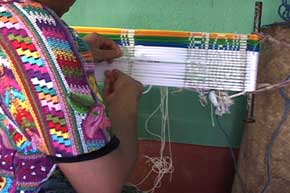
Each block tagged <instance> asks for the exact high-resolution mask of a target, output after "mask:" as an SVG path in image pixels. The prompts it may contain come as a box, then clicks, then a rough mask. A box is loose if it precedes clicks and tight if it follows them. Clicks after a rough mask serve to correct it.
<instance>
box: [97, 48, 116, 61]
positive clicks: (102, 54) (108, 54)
mask: <svg viewBox="0 0 290 193" xmlns="http://www.w3.org/2000/svg"><path fill="white" fill-rule="evenodd" d="M98 55H99V57H97V58H98V59H99V60H111V59H115V58H118V57H120V53H119V52H118V51H116V50H99V53H98Z"/></svg>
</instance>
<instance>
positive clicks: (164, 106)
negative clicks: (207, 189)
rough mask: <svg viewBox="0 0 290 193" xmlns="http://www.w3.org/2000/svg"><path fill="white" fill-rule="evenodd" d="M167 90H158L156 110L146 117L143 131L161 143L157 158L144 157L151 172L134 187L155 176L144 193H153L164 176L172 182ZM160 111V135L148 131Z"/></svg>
mask: <svg viewBox="0 0 290 193" xmlns="http://www.w3.org/2000/svg"><path fill="white" fill-rule="evenodd" d="M168 97H169V91H168V88H165V87H164V88H160V104H159V105H158V106H157V108H156V109H155V110H154V111H153V112H152V113H151V114H150V115H149V116H148V118H147V120H146V122H145V130H146V131H147V132H148V133H149V134H151V135H152V136H155V137H157V138H158V139H160V141H161V147H160V152H159V155H160V156H159V157H150V156H148V155H145V158H146V159H147V161H146V163H149V164H152V167H151V170H150V171H149V172H148V173H147V174H146V175H145V177H144V178H143V179H142V180H141V181H140V182H139V183H138V184H136V186H139V185H141V184H143V183H144V182H145V181H146V180H147V179H148V177H149V176H151V175H152V174H157V176H156V178H155V180H154V184H153V187H152V188H150V189H149V190H147V191H145V192H147V193H154V192H155V190H156V189H157V188H159V187H161V185H162V183H161V181H162V179H163V177H164V176H165V175H166V174H170V181H171V180H172V174H173V172H174V166H173V160H172V148H171V134H170V123H169V109H168V107H169V106H168ZM159 111H160V113H161V132H160V134H157V133H154V132H152V131H151V130H150V129H149V123H150V120H152V118H153V117H154V115H156V114H157V113H158V112H159ZM166 140H167V141H168V151H169V155H168V156H165V155H164V154H165V148H166Z"/></svg>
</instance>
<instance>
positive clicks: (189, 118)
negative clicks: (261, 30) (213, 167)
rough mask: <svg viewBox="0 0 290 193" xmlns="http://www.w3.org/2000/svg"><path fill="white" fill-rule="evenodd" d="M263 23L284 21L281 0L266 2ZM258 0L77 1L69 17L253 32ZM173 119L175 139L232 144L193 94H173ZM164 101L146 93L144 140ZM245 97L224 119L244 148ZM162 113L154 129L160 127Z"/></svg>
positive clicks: (90, 22)
mask: <svg viewBox="0 0 290 193" xmlns="http://www.w3.org/2000/svg"><path fill="white" fill-rule="evenodd" d="M263 3H264V11H263V19H262V21H263V24H270V23H272V22H274V21H279V17H278V14H277V9H278V6H279V3H280V1H278V0H264V1H263ZM254 4H255V1H253V0H199V1H198V0H142V1H141V0H85V1H81V0H78V1H77V3H76V4H75V6H74V7H73V8H72V9H71V11H70V12H69V13H68V14H67V15H65V17H64V18H65V20H66V21H67V22H68V23H69V24H70V25H77V26H97V27H118V28H134V29H140V28H142V29H167V30H186V31H206V32H235V33H250V32H251V31H252V28H253V17H254ZM169 100H170V119H171V130H172V140H173V141H174V142H180V143H189V144H198V145H210V146H228V143H227V142H226V139H225V138H224V136H223V134H222V133H221V132H220V131H219V130H218V128H217V127H212V122H211V116H210V108H209V107H207V108H202V107H201V106H200V104H199V102H198V97H197V95H196V94H194V93H192V92H183V93H179V94H176V95H171V96H170V98H169ZM158 103H159V93H158V89H156V88H155V89H153V91H152V92H151V93H149V94H147V95H145V96H144V97H143V99H142V103H141V111H140V118H141V120H140V127H141V128H142V129H141V130H140V138H142V139H152V137H151V136H149V135H148V134H147V133H146V132H145V131H144V122H145V120H146V119H147V117H148V116H149V114H150V113H151V112H152V111H153V110H154V109H155V107H156V106H157V105H158ZM245 106H246V100H245V98H240V99H238V100H237V101H235V105H234V106H233V107H232V110H231V112H232V113H231V114H230V115H227V116H225V117H224V118H223V119H222V123H223V125H224V127H225V129H226V130H227V132H228V134H229V136H230V138H231V145H232V146H233V147H239V143H240V139H241V136H242V132H243V127H244V119H245V115H246V108H245ZM159 123H160V116H159V117H158V116H157V117H155V118H154V119H153V122H152V124H151V125H150V128H152V129H153V131H157V132H158V131H159V129H160V124H159Z"/></svg>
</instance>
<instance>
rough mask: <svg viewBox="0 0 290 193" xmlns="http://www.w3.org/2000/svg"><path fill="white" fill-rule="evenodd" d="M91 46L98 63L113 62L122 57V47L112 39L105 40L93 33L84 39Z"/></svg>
mask: <svg viewBox="0 0 290 193" xmlns="http://www.w3.org/2000/svg"><path fill="white" fill-rule="evenodd" d="M83 40H84V41H86V42H87V43H88V45H89V46H90V49H91V52H92V54H93V57H94V60H95V61H96V62H102V61H107V62H112V60H113V59H115V58H119V57H121V56H122V51H121V49H120V47H119V46H118V45H117V44H116V43H115V42H114V41H113V40H111V39H108V38H105V37H103V36H101V35H98V34H96V33H91V34H89V35H87V36H85V37H84V38H83Z"/></svg>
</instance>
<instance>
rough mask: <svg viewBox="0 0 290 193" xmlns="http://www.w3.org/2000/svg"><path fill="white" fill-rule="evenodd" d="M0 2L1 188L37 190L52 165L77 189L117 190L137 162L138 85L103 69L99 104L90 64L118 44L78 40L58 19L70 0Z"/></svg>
mask: <svg viewBox="0 0 290 193" xmlns="http://www.w3.org/2000/svg"><path fill="white" fill-rule="evenodd" d="M0 2H1V3H0V9H1V10H0V66H1V69H3V70H2V71H3V72H4V73H2V74H1V78H2V79H3V80H9V81H6V82H5V83H4V84H2V82H1V84H0V90H1V93H0V108H1V109H0V110H1V111H0V112H2V113H1V115H2V116H3V117H4V119H1V124H0V125H2V127H1V128H0V129H1V133H6V134H7V133H8V135H7V136H8V137H7V138H8V139H7V141H9V143H10V144H8V147H10V148H9V151H8V150H7V147H6V148H5V149H0V163H1V164H0V165H1V168H0V176H1V179H0V182H1V183H0V191H1V192H9V193H10V192H21V193H28V192H37V191H38V189H39V187H40V186H41V184H43V183H45V182H46V181H47V179H48V178H49V177H50V176H51V174H52V173H53V171H54V170H55V168H56V166H57V167H59V168H60V169H61V170H62V172H63V173H64V174H65V176H66V177H67V178H68V179H69V181H70V183H71V184H72V185H73V187H74V188H75V190H76V191H77V192H79V193H88V192H90V193H93V192H96V193H117V192H120V191H121V189H122V186H123V185H124V183H125V182H126V180H127V178H128V176H129V175H130V173H131V170H132V168H133V166H134V164H135V160H136V155H137V147H138V145H137V137H136V132H137V107H138V101H139V97H140V95H141V91H142V85H141V84H140V83H139V82H137V81H135V80H133V79H131V78H130V77H128V76H126V75H125V74H123V73H121V72H120V71H117V70H114V71H108V72H106V80H105V88H104V98H105V100H104V101H105V102H106V105H107V109H106V108H105V106H104V101H103V99H102V98H101V97H100V94H99V93H98V89H97V85H96V80H95V78H94V70H93V69H94V68H93V67H92V65H90V63H91V62H93V61H104V60H105V61H111V60H112V59H114V58H116V57H120V56H121V51H120V49H119V47H118V46H117V45H116V44H115V43H114V42H113V41H112V40H108V39H105V38H103V37H101V36H99V35H97V34H90V35H88V36H86V37H85V38H84V39H83V40H82V39H80V38H79V37H78V36H77V35H76V33H75V32H74V31H73V30H72V29H70V28H69V27H68V26H67V25H66V24H65V23H64V22H63V21H62V20H61V19H60V17H61V16H62V15H63V14H64V13H65V12H67V11H68V10H69V8H70V7H71V6H72V5H73V3H74V2H75V0H34V1H33V0H0ZM15 109H17V110H15ZM107 111H108V113H109V115H110V116H109V117H110V118H108V117H107V114H106V112H107ZM111 128H112V129H111ZM30 131H33V136H37V140H31V139H34V138H33V137H31V132H30ZM2 137H5V136H2ZM36 141H37V143H36ZM35 147H38V149H35ZM8 152H9V153H8Z"/></svg>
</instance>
